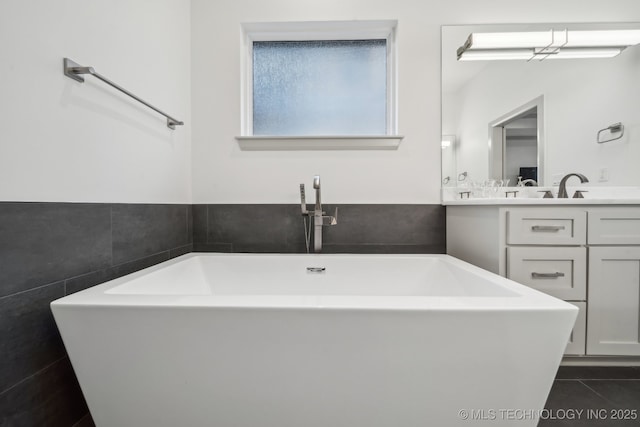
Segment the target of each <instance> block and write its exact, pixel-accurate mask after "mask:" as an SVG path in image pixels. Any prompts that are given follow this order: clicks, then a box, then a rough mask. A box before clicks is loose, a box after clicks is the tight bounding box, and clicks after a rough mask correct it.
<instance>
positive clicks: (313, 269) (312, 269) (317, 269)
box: [307, 267, 327, 273]
mask: <svg viewBox="0 0 640 427" xmlns="http://www.w3.org/2000/svg"><path fill="white" fill-rule="evenodd" d="M326 270H327V269H326V267H307V271H308V272H309V273H324V272H325V271H326Z"/></svg>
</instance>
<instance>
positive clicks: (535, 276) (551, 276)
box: [531, 271, 564, 279]
mask: <svg viewBox="0 0 640 427" xmlns="http://www.w3.org/2000/svg"><path fill="white" fill-rule="evenodd" d="M558 277H564V273H560V272H559V271H557V272H555V273H535V272H533V273H531V278H532V279H556V278H558Z"/></svg>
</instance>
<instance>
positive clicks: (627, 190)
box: [442, 186, 640, 206]
mask: <svg viewBox="0 0 640 427" xmlns="http://www.w3.org/2000/svg"><path fill="white" fill-rule="evenodd" d="M545 190H550V191H551V192H552V193H553V195H554V198H553V199H544V198H543V197H542V196H543V194H544V193H542V192H540V191H545ZM576 190H581V191H585V193H584V199H573V198H569V199H558V198H556V197H555V196H557V194H558V187H508V188H501V189H500V190H499V191H498V192H497V193H496V194H495V196H493V197H478V196H476V197H474V195H473V192H472V193H471V194H470V197H469V198H466V196H465V198H464V199H461V198H460V192H462V191H470V189H468V188H461V187H449V188H443V189H442V205H444V206H467V205H468V206H491V205H535V206H544V205H549V206H553V205H573V206H575V205H640V187H596V186H593V187H587V186H573V187H567V193H568V194H569V197H571V196H572V195H573V193H574V192H575V191H576ZM505 191H518V193H517V196H516V197H515V198H514V197H513V196H512V195H509V198H507V197H505Z"/></svg>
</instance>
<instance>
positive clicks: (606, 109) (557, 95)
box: [442, 23, 640, 186]
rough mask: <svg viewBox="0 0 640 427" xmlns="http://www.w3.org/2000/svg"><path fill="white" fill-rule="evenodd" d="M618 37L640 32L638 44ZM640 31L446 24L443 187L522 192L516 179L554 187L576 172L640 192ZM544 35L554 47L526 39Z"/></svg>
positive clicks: (612, 26)
mask: <svg viewBox="0 0 640 427" xmlns="http://www.w3.org/2000/svg"><path fill="white" fill-rule="evenodd" d="M618 30H636V31H630V32H626V34H628V38H629V39H630V40H631V42H628V41H624V40H623V41H617V40H616V41H611V40H609V41H604V40H603V38H606V37H611V36H612V35H624V33H622V32H620V31H618ZM639 30H640V23H607V24H605V23H598V24H575V23H573V24H527V25H523V24H520V25H473V26H460V25H457V26H443V27H442V184H443V186H457V185H460V183H461V181H467V182H469V181H482V180H486V179H500V180H504V181H505V182H506V180H507V179H508V180H509V185H510V186H514V185H516V184H517V182H518V177H521V179H522V180H525V181H526V180H530V181H526V182H527V183H533V181H535V182H536V183H538V184H539V185H541V186H542V185H546V186H550V185H557V183H558V181H559V180H560V178H561V177H562V176H564V175H565V174H567V173H570V172H580V173H582V174H584V175H586V176H587V177H588V178H589V180H590V182H591V183H594V184H598V185H611V186H629V185H631V186H638V185H640V45H637V44H636V43H638V41H635V42H633V40H632V39H633V37H635V38H637V37H638V33H640V31H639ZM612 31H615V34H614V33H612ZM487 33H488V34H487ZM495 33H508V34H506V35H505V34H501V35H500V37H498V36H497V35H495ZM545 34H546V36H548V37H549V38H550V40H551V42H550V44H549V45H547V46H543V47H542V48H530V47H529V46H530V45H532V44H533V42H531V40H526V39H527V37H528V38H529V39H536V38H540V37H542V36H544V35H545ZM578 40H580V43H581V44H580V43H578V44H577V47H574V45H576V43H577V41H578ZM572 43H573V44H572ZM624 43H628V46H627V47H624V46H617V47H616V46H613V47H612V46H606V48H605V47H604V45H607V44H608V45H611V44H620V45H622V44H624ZM538 44H540V43H539V42H538ZM494 46H499V48H498V49H494ZM505 46H507V47H508V48H505ZM545 49H546V50H545ZM616 49H617V51H616ZM465 55H467V57H465Z"/></svg>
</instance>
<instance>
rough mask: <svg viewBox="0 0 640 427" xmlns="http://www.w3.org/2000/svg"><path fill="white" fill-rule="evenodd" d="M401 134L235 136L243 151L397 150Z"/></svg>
mask: <svg viewBox="0 0 640 427" xmlns="http://www.w3.org/2000/svg"><path fill="white" fill-rule="evenodd" d="M402 138H404V136H402V135H367V136H351V135H335V136H334V135H332V136H236V140H237V141H238V144H239V145H240V149H241V150H243V151H283V150H291V151H300V150H397V149H398V146H399V145H400V141H402Z"/></svg>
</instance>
